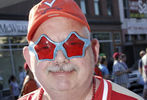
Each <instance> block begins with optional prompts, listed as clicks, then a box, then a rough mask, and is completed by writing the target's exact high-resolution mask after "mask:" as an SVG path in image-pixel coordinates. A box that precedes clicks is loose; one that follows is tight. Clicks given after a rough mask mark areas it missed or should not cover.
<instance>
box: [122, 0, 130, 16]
mask: <svg viewBox="0 0 147 100" xmlns="http://www.w3.org/2000/svg"><path fill="white" fill-rule="evenodd" d="M123 5H124V15H125V16H124V17H125V18H129V16H130V15H129V3H128V0H123Z"/></svg>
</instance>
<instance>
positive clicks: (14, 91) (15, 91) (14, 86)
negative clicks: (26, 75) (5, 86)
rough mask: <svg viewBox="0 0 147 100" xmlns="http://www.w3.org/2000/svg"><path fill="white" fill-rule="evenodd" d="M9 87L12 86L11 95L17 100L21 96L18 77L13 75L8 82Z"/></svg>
mask: <svg viewBox="0 0 147 100" xmlns="http://www.w3.org/2000/svg"><path fill="white" fill-rule="evenodd" d="M8 83H9V86H10V93H11V95H12V100H13V99H14V100H17V99H18V96H19V94H20V91H19V85H18V83H17V80H16V77H15V76H14V75H11V76H10V78H9V80H8Z"/></svg>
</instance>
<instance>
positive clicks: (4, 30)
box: [0, 20, 28, 36]
mask: <svg viewBox="0 0 147 100" xmlns="http://www.w3.org/2000/svg"><path fill="white" fill-rule="evenodd" d="M27 27H28V22H27V21H7V20H0V35H1V36H2V35H26V34H27Z"/></svg>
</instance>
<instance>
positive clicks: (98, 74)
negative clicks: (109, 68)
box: [94, 65, 103, 77]
mask: <svg viewBox="0 0 147 100" xmlns="http://www.w3.org/2000/svg"><path fill="white" fill-rule="evenodd" d="M94 71H95V75H97V76H100V77H103V75H102V72H101V70H100V69H99V68H98V66H97V65H96V66H95V69H94Z"/></svg>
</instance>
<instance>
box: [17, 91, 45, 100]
mask: <svg viewBox="0 0 147 100" xmlns="http://www.w3.org/2000/svg"><path fill="white" fill-rule="evenodd" d="M41 91H43V89H42V88H39V89H37V90H35V91H33V92H31V93H28V94H26V95H24V96H22V97H20V98H19V99H18V100H36V99H35V98H38V97H42V95H43V94H42V93H41Z"/></svg>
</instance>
